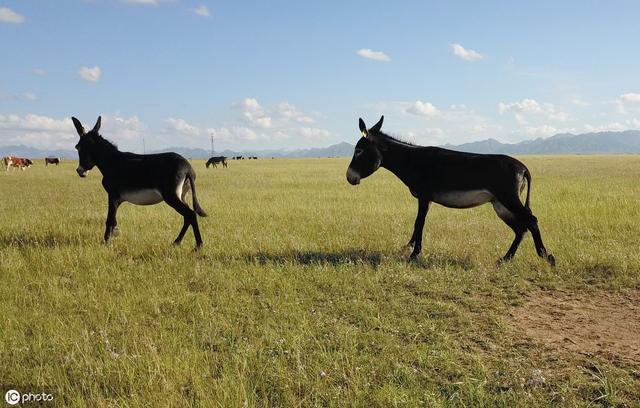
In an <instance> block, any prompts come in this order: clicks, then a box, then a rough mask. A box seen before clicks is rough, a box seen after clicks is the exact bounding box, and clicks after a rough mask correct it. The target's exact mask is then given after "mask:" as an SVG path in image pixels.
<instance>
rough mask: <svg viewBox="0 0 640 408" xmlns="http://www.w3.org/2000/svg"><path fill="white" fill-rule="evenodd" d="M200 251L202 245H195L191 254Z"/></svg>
mask: <svg viewBox="0 0 640 408" xmlns="http://www.w3.org/2000/svg"><path fill="white" fill-rule="evenodd" d="M201 249H202V244H197V245H196V247H195V248H193V252H198V251H200V250H201Z"/></svg>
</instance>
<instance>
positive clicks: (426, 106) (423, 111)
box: [407, 101, 440, 117]
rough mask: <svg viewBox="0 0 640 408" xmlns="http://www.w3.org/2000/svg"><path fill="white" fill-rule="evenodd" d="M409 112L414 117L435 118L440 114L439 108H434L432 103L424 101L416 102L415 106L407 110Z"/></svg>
mask: <svg viewBox="0 0 640 408" xmlns="http://www.w3.org/2000/svg"><path fill="white" fill-rule="evenodd" d="M407 112H408V113H411V114H413V115H419V116H427V117H433V116H436V115H438V114H439V113H440V111H439V110H438V108H436V107H435V106H433V104H431V103H430V102H422V101H416V102H415V103H414V104H413V105H411V106H409V107H408V108H407Z"/></svg>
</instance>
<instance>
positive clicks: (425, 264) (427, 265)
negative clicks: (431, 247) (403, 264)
mask: <svg viewBox="0 0 640 408" xmlns="http://www.w3.org/2000/svg"><path fill="white" fill-rule="evenodd" d="M411 263H412V264H413V265H415V266H416V267H418V268H424V269H431V268H437V267H443V266H451V267H454V268H459V269H462V270H465V271H470V270H472V269H473V267H474V266H475V265H474V263H473V261H472V260H471V258H470V257H468V256H465V257H464V258H454V257H452V256H449V255H447V254H425V255H422V256H420V257H418V259H416V260H415V261H411Z"/></svg>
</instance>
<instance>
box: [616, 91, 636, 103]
mask: <svg viewBox="0 0 640 408" xmlns="http://www.w3.org/2000/svg"><path fill="white" fill-rule="evenodd" d="M620 100H621V101H622V102H640V93H626V94H623V95H620Z"/></svg>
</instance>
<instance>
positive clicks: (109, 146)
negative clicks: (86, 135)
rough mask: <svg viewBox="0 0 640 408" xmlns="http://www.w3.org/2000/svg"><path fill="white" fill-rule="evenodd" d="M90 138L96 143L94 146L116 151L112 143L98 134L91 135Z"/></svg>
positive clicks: (116, 148)
mask: <svg viewBox="0 0 640 408" xmlns="http://www.w3.org/2000/svg"><path fill="white" fill-rule="evenodd" d="M91 136H93V139H94V140H95V141H96V144H97V145H98V146H100V147H103V148H105V149H108V150H115V151H118V146H116V144H115V143H113V142H112V141H110V140H107V139H105V138H104V137H102V135H100V134H99V133H93V134H92V135H91Z"/></svg>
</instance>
